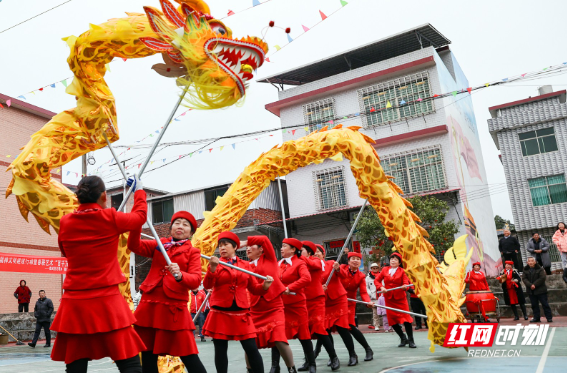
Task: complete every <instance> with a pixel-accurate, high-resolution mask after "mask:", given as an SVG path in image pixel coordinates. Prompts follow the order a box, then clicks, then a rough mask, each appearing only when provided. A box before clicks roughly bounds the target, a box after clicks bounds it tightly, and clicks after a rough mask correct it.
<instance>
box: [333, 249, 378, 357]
mask: <svg viewBox="0 0 567 373" xmlns="http://www.w3.org/2000/svg"><path fill="white" fill-rule="evenodd" d="M361 260H362V255H361V254H360V253H355V252H350V253H348V262H347V263H348V264H343V265H339V263H336V262H335V264H333V268H334V269H335V272H336V276H338V277H339V278H340V279H341V283H342V284H343V287H344V288H345V290H346V292H347V298H350V299H356V292H357V290H360V298H362V300H363V301H364V302H368V307H369V308H372V307H374V303H372V302H371V301H370V297H369V296H368V291H367V290H366V275H365V274H364V273H362V272H360V271H359V270H358V268H359V267H360V262H361ZM355 316H356V303H354V302H349V304H348V324H349V326H350V334H352V336H353V337H354V339H356V340H357V341H358V343H360V344H361V345H362V347H364V351H366V356H365V357H364V361H370V360H372V359H373V358H374V352H373V351H372V349H371V348H370V346H369V345H368V342H367V341H366V338H364V335H362V333H361V332H360V330H358V328H357V327H356V321H355Z"/></svg>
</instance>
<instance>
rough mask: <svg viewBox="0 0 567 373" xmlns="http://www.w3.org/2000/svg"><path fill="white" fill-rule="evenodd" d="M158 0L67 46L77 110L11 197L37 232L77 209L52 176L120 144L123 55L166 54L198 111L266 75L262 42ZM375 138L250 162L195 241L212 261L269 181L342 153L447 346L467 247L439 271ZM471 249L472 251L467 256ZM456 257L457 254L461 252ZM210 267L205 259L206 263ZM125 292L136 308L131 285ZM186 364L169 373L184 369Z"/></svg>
mask: <svg viewBox="0 0 567 373" xmlns="http://www.w3.org/2000/svg"><path fill="white" fill-rule="evenodd" d="M176 1H177V2H178V3H179V4H180V6H179V7H178V8H175V7H174V6H173V5H172V4H171V3H170V2H169V1H168V0H160V3H161V7H162V11H159V10H157V9H155V8H152V7H144V10H145V14H140V13H127V14H128V17H126V18H121V19H111V20H109V21H108V22H107V23H104V24H102V25H98V26H95V25H91V26H90V30H89V31H87V32H85V33H84V34H82V35H80V36H79V37H75V36H70V37H68V38H65V39H64V40H65V41H66V42H67V44H68V45H69V47H70V48H71V53H70V56H69V58H68V60H67V62H68V63H69V66H70V68H71V70H72V71H73V73H74V75H75V78H74V80H73V83H72V84H71V85H69V87H68V88H67V90H66V92H67V93H69V94H71V95H74V96H75V97H76V98H77V107H76V108H74V109H70V110H66V111H64V112H62V113H60V114H57V115H56V116H55V117H53V119H52V120H51V121H49V122H48V123H47V124H46V125H45V126H44V127H43V128H42V129H41V130H40V131H38V132H36V133H35V134H34V135H33V136H32V138H31V141H30V142H29V143H28V144H27V145H26V146H25V147H24V148H23V150H22V152H21V153H20V155H19V156H18V157H17V159H16V160H14V162H12V164H11V165H10V167H9V169H10V170H11V171H12V175H13V179H12V181H11V183H10V185H9V186H8V189H7V191H6V197H8V196H9V195H10V194H14V195H15V196H16V200H17V203H18V206H19V209H20V212H21V214H22V216H23V217H24V218H25V219H26V220H27V219H28V215H29V212H31V213H32V215H33V216H34V218H35V219H36V220H37V222H38V223H39V225H40V226H41V227H42V228H43V229H44V230H45V231H46V232H47V233H50V229H49V227H50V226H51V227H53V229H54V230H55V231H56V232H57V231H58V228H59V221H60V219H61V217H62V216H63V215H65V214H67V213H70V212H72V211H74V210H75V209H76V207H77V200H76V197H75V195H74V194H73V192H71V191H70V190H69V189H67V188H66V187H65V186H63V185H62V184H61V183H59V182H57V181H55V180H53V179H52V178H51V175H50V170H52V169H54V168H57V167H61V166H63V165H65V164H67V163H68V162H70V161H71V160H73V159H75V158H77V157H80V156H82V155H83V154H86V153H88V152H91V151H95V150H98V149H100V148H103V147H104V146H106V141H105V139H104V134H106V135H107V137H108V138H109V140H110V141H111V142H114V141H116V140H118V138H119V133H118V127H117V123H116V108H115V102H114V97H113V95H112V93H111V91H110V89H109V87H108V86H107V85H106V82H105V80H104V75H105V73H106V70H107V68H106V65H107V64H108V63H109V62H111V61H112V60H113V59H114V58H115V57H119V58H142V57H146V56H150V55H153V54H155V53H162V55H163V56H164V61H165V64H159V65H155V66H154V69H156V71H158V73H160V74H162V75H164V76H167V77H176V78H177V84H178V85H179V86H181V87H182V88H183V89H184V90H185V92H186V96H185V101H186V104H187V105H188V106H190V107H194V108H199V109H216V108H222V107H227V106H230V105H234V104H237V103H238V102H239V101H240V100H241V99H242V98H243V97H244V95H245V93H246V89H247V82H248V81H249V80H250V79H252V77H253V72H254V71H255V70H256V69H257V68H259V67H260V66H261V65H262V64H263V62H264V59H265V54H266V53H267V51H268V47H267V45H266V44H265V43H264V42H263V41H262V40H260V39H258V38H256V37H245V38H242V39H234V38H233V37H232V32H231V30H230V29H229V28H227V27H226V26H225V25H224V24H223V23H222V22H221V21H219V20H217V19H215V18H213V17H212V16H211V15H210V10H209V7H208V6H207V4H205V3H204V2H203V1H201V0H176ZM373 142H374V141H373V140H372V139H370V138H368V137H367V136H365V135H363V134H362V133H360V132H358V127H349V128H342V126H340V125H339V126H336V127H335V128H333V129H332V130H327V128H324V129H322V130H321V131H319V132H315V133H312V134H310V135H308V136H306V137H303V138H300V139H299V140H292V141H288V142H286V143H284V144H282V145H281V146H276V147H274V148H273V149H271V150H270V151H268V152H267V153H265V154H262V155H261V156H260V158H258V159H257V160H256V161H254V162H253V163H252V164H250V165H249V166H248V167H246V169H245V170H244V172H243V173H242V174H241V175H240V176H239V177H238V179H237V180H236V181H235V182H234V184H233V185H232V186H231V187H230V189H229V190H228V191H227V192H226V193H225V195H224V196H223V197H220V198H219V199H218V200H217V205H216V206H215V208H214V209H213V210H212V211H211V212H206V213H205V221H204V222H203V224H202V225H201V227H200V228H199V229H197V231H196V232H195V234H194V236H193V239H192V242H193V244H194V245H195V246H196V247H198V248H199V249H200V250H201V252H203V253H204V254H207V255H212V254H213V252H214V250H215V246H216V238H217V236H218V234H219V233H220V232H222V231H225V230H230V229H232V228H234V227H235V226H236V223H237V222H238V220H239V219H240V218H241V217H242V215H243V214H244V212H245V211H246V209H247V208H248V206H249V205H250V204H251V203H252V201H253V200H254V199H255V198H256V197H257V196H258V195H259V194H260V193H261V192H262V190H263V189H264V188H265V187H267V186H268V185H269V183H270V181H271V180H274V179H275V178H276V177H278V176H284V175H287V174H288V173H290V172H292V171H294V170H296V169H297V168H299V167H304V166H306V165H308V164H310V163H320V162H322V161H324V160H325V159H326V158H331V159H334V160H339V159H342V158H341V157H342V156H344V157H346V158H347V159H349V160H350V165H351V170H352V172H353V174H354V176H355V178H356V180H357V184H358V188H359V192H360V196H361V197H362V198H366V199H368V202H369V203H370V204H371V205H372V207H373V208H374V209H375V210H376V211H377V212H378V215H379V217H380V220H381V221H382V224H383V225H384V227H385V229H386V230H387V232H388V235H389V237H391V238H392V240H393V241H394V243H395V245H396V247H397V249H398V250H399V252H400V253H401V254H402V256H403V259H404V264H405V267H406V268H407V269H406V271H407V273H408V276H409V277H410V279H411V280H412V282H413V284H415V287H416V291H417V293H418V294H419V295H420V297H421V299H422V300H423V302H424V304H425V305H426V308H427V315H428V317H429V336H428V337H429V339H430V340H431V342H432V351H433V348H434V346H433V344H438V345H443V341H444V338H445V334H446V330H447V325H448V323H450V322H464V317H463V315H462V313H461V312H460V310H459V307H460V306H461V304H462V303H463V302H464V299H462V298H461V293H462V290H463V288H464V281H463V280H464V276H465V267H466V263H467V262H468V259H469V257H465V254H466V248H464V243H463V242H462V240H461V241H459V240H457V242H456V245H455V248H457V243H459V248H460V249H459V250H458V251H459V255H455V256H454V257H453V258H451V259H450V260H448V261H447V262H448V263H449V264H450V265H449V267H445V266H443V267H442V268H441V267H440V266H439V263H438V262H437V260H436V259H435V258H434V257H433V256H432V255H431V253H430V252H434V249H433V247H432V246H431V245H430V244H429V242H428V241H427V240H426V239H425V237H426V236H427V233H426V231H425V230H424V229H423V228H422V227H420V226H419V225H418V224H416V222H419V218H418V217H417V216H416V215H415V214H414V213H413V212H412V211H411V210H409V208H408V207H411V204H410V203H409V202H408V201H406V200H405V199H404V198H403V197H401V196H400V194H401V193H402V191H401V190H400V188H399V187H398V186H397V185H396V184H394V183H393V182H392V181H391V180H390V178H389V177H388V176H387V175H385V174H384V171H383V169H382V167H381V166H380V159H379V157H378V154H377V153H376V151H375V149H374V148H373V146H372V145H371V144H372V143H373ZM125 243H126V240H125V237H123V239H122V240H121V242H120V244H119V248H118V259H119V262H120V265H121V268H122V270H123V271H124V273H125V274H128V272H129V258H130V255H129V254H130V253H129V251H128V250H127V248H126V245H125ZM463 248H464V251H463ZM455 251H457V250H455ZM206 265H207V263H206V262H203V266H206ZM122 292H123V294H124V296H125V297H126V298H127V300H128V301H129V302H130V303H131V299H130V289H129V284H125V285H124V286H123V287H122ZM178 367H179V365H178V364H174V366H171V367H169V368H166V367H164V366H163V365H162V368H166V369H167V371H169V369H170V368H171V369H173V370H177V369H178Z"/></svg>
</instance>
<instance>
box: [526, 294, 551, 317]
mask: <svg viewBox="0 0 567 373" xmlns="http://www.w3.org/2000/svg"><path fill="white" fill-rule="evenodd" d="M530 301H531V302H532V311H533V313H534V319H536V320H539V318H540V312H539V303H540V302H541V306H542V307H543V313H544V314H545V318H546V319H548V320H551V319H552V318H553V315H552V314H551V307H549V303H547V293H545V294H540V295H532V294H530Z"/></svg>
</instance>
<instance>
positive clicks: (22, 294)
mask: <svg viewBox="0 0 567 373" xmlns="http://www.w3.org/2000/svg"><path fill="white" fill-rule="evenodd" d="M31 295H32V292H31V290H30V288H29V287H27V286H18V287H17V288H16V291H15V292H14V296H17V298H18V303H29V302H30V299H31Z"/></svg>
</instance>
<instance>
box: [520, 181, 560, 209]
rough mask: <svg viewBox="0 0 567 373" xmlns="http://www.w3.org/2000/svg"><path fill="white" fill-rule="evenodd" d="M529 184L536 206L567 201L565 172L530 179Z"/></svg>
mask: <svg viewBox="0 0 567 373" xmlns="http://www.w3.org/2000/svg"><path fill="white" fill-rule="evenodd" d="M528 184H529V186H530V194H531V196H532V203H533V205H534V206H544V205H551V204H554V203H563V202H567V185H566V184H565V174H563V175H554V176H544V177H538V178H536V179H529V180H528Z"/></svg>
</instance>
